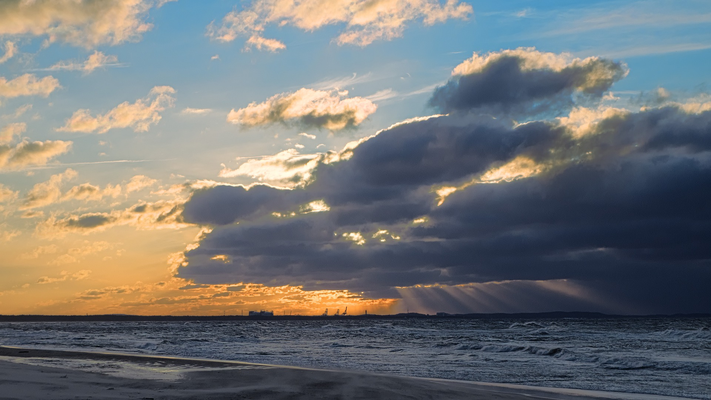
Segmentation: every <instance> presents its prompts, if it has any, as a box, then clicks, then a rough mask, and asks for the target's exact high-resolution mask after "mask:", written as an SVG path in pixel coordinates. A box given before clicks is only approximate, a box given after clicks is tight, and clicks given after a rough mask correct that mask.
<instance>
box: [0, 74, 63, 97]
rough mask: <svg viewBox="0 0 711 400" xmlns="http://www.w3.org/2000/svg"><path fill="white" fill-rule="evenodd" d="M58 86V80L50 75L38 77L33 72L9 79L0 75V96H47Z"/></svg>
mask: <svg viewBox="0 0 711 400" xmlns="http://www.w3.org/2000/svg"><path fill="white" fill-rule="evenodd" d="M59 87H60V86H59V81H58V80H57V79H55V78H54V77H52V76H45V77H44V78H42V79H38V78H37V77H36V76H35V75H33V74H24V75H20V76H18V77H17V78H15V79H11V80H7V79H6V78H5V77H2V76H0V98H2V97H7V98H13V97H20V96H42V97H47V96H49V94H50V93H52V92H53V91H54V90H55V89H57V88H59Z"/></svg>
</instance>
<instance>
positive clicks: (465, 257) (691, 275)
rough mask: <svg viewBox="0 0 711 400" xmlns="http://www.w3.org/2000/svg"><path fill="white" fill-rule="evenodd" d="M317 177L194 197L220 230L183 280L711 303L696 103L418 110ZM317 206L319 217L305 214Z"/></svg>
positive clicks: (191, 208)
mask: <svg viewBox="0 0 711 400" xmlns="http://www.w3.org/2000/svg"><path fill="white" fill-rule="evenodd" d="M554 61H555V60H554ZM546 65H551V64H550V63H549V64H546ZM566 65H567V64H566ZM517 68H518V69H519V71H520V66H517ZM531 68H533V69H532V70H537V69H538V66H535V65H534V66H533V67H531ZM555 68H556V67H554V66H551V67H550V69H551V71H553V70H554V69H555ZM558 68H559V70H560V71H563V70H565V69H566V68H569V66H565V65H562V66H560V67H558ZM484 69H485V68H484ZM586 79H587V78H586ZM288 155H289V154H283V155H282V156H288ZM287 159H288V157H287ZM311 174H312V177H311V179H310V180H309V182H308V183H307V184H305V185H303V186H301V187H298V188H295V189H292V190H282V189H279V188H275V187H270V186H266V185H255V186H252V187H251V188H249V189H246V188H244V187H239V186H224V185H217V186H212V187H206V188H204V189H202V190H197V191H195V192H194V193H193V195H192V197H191V198H190V199H189V200H188V202H187V203H185V206H184V211H183V217H184V220H185V222H187V223H193V224H199V225H207V226H209V227H211V228H213V229H212V230H211V231H210V232H209V233H207V234H206V235H205V236H204V238H202V239H201V240H200V245H199V246H197V247H195V248H193V249H190V250H189V251H186V252H185V262H184V264H183V265H182V266H180V267H179V268H178V277H181V278H184V279H189V280H192V281H193V282H194V283H195V284H230V283H238V282H254V283H259V284H265V285H273V286H278V285H284V284H291V285H303V287H304V289H305V290H322V289H343V290H349V291H353V292H365V294H366V295H368V296H374V297H381V296H382V297H398V296H404V294H402V293H404V292H405V291H407V290H408V289H403V288H414V287H417V285H424V286H427V285H437V284H439V285H443V286H442V287H452V286H457V285H474V286H472V287H471V288H469V289H466V290H465V292H467V293H468V294H467V296H469V295H472V296H476V298H477V299H479V300H480V301H483V300H482V299H485V298H486V291H492V290H494V289H493V288H494V286H493V285H492V283H493V282H517V283H509V284H506V285H503V286H496V288H502V290H498V289H497V290H496V291H495V292H496V293H498V294H499V295H500V294H501V293H504V292H505V290H503V288H505V287H509V288H518V289H516V290H520V292H521V296H520V298H519V300H521V299H524V298H525V296H524V294H525V293H524V292H527V293H529V294H531V295H534V294H535V293H539V294H540V295H541V296H542V297H541V298H546V299H549V300H548V301H546V302H544V303H545V304H540V305H539V306H538V307H539V309H538V311H545V310H548V311H550V310H554V309H556V307H557V306H558V305H559V304H561V301H563V300H561V299H569V300H570V301H571V302H573V301H574V302H576V303H575V304H580V305H581V306H582V305H585V307H586V309H590V310H592V309H595V310H605V311H608V312H635V313H650V312H652V313H653V312H661V313H673V312H682V311H683V312H709V311H710V310H709V309H708V304H711V297H709V293H708V291H707V290H706V288H705V286H704V285H703V284H701V282H707V281H709V279H711V275H710V274H711V273H710V272H709V271H711V269H709V261H708V260H709V259H711V253H710V252H709V249H708V246H706V243H708V241H709V239H711V219H710V218H711V217H709V216H711V209H709V204H711V190H709V187H708V185H706V184H704V183H705V182H709V181H711V111H704V109H703V108H694V107H692V108H685V107H684V106H683V105H680V104H667V105H662V106H660V107H648V108H645V109H643V110H640V111H639V112H632V111H627V110H615V109H609V110H608V109H589V110H584V109H582V108H581V107H577V108H576V109H574V110H573V111H572V112H571V114H569V116H568V117H565V118H556V119H549V120H537V121H529V122H527V123H523V124H516V123H512V122H510V121H509V120H507V119H495V118H491V117H484V116H474V115H471V114H468V115H461V114H458V113H454V114H452V115H447V116H436V117H430V118H418V119H413V120H410V121H406V122H403V123H400V124H396V125H394V126H392V127H390V128H388V129H385V130H383V131H381V132H379V133H378V134H377V135H374V136H372V137H370V138H366V139H364V140H362V141H360V142H358V143H357V144H355V145H353V146H352V147H351V150H350V155H349V156H348V157H339V159H338V161H337V162H328V163H326V162H319V163H318V165H317V166H315V168H313V170H312V172H311ZM313 202H318V203H317V204H321V205H323V206H324V207H323V208H322V209H323V210H324V211H323V212H317V213H314V212H309V213H307V212H302V210H306V209H308V207H306V206H307V205H308V204H311V203H313ZM216 256H220V257H221V258H215V257H216ZM563 282H565V283H563ZM477 284H487V285H488V286H487V285H484V286H476V285H477ZM485 289H486V290H485ZM428 290H429V289H428ZM437 290H444V289H432V292H431V293H432V294H433V295H437V294H438V293H439V294H442V295H443V292H441V291H439V292H436V291H437ZM447 290H450V289H447ZM457 290H460V289H451V291H452V293H453V292H454V291H457ZM462 290H464V289H462ZM415 291H417V290H415ZM435 292H436V293H435ZM450 294H451V293H450ZM425 299H426V298H425ZM472 304H475V303H472ZM571 304H572V303H571ZM453 306H454V305H453Z"/></svg>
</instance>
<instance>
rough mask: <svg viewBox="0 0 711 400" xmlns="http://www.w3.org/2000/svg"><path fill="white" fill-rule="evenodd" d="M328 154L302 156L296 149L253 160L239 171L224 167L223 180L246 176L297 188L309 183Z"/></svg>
mask: <svg viewBox="0 0 711 400" xmlns="http://www.w3.org/2000/svg"><path fill="white" fill-rule="evenodd" d="M325 157H329V155H328V154H322V153H316V154H300V153H299V152H298V150H296V149H287V150H284V151H282V152H279V153H277V154H275V155H273V156H265V157H260V158H252V159H249V160H247V161H245V162H244V163H242V165H240V166H239V167H238V168H237V169H229V168H227V167H224V166H223V169H222V170H221V171H220V177H221V178H233V177H237V176H246V177H250V178H254V179H257V180H258V181H260V182H268V183H274V184H279V185H285V186H296V185H300V184H303V183H305V182H307V181H308V180H309V179H310V178H311V173H312V171H313V170H314V168H316V166H317V165H318V164H319V163H321V162H323V161H324V158H325Z"/></svg>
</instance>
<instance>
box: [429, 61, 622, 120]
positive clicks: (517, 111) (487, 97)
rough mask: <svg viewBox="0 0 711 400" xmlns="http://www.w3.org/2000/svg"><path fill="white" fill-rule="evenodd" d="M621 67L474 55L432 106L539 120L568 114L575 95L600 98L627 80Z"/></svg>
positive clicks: (436, 95)
mask: <svg viewBox="0 0 711 400" xmlns="http://www.w3.org/2000/svg"><path fill="white" fill-rule="evenodd" d="M627 72H628V70H627V67H626V65H625V64H623V63H621V62H614V61H611V60H606V59H601V58H597V57H589V58H586V59H579V58H573V57H572V56H570V55H569V54H565V53H563V54H555V53H545V52H539V51H537V50H535V49H534V48H518V49H516V50H502V51H500V52H492V53H488V54H485V55H479V54H476V53H475V54H474V55H473V56H472V58H470V59H468V60H465V61H464V62H462V63H461V64H459V65H458V66H457V67H456V68H454V70H453V71H452V78H451V79H450V80H449V82H447V84H445V85H444V86H441V87H438V88H437V89H436V90H435V92H434V93H433V95H432V98H431V99H430V105H431V106H433V107H435V108H437V109H438V110H440V111H442V112H469V111H473V110H475V111H478V112H480V113H491V114H502V113H503V114H508V115H514V116H516V115H523V116H529V115H536V114H539V113H542V112H547V111H550V110H553V111H555V112H560V111H564V110H565V109H566V108H569V107H571V106H572V104H573V99H572V96H573V95H580V96H587V97H596V98H599V97H600V96H602V94H603V93H604V92H605V91H607V90H608V89H610V87H611V86H612V84H613V83H615V82H616V81H618V80H620V79H622V78H624V77H625V76H626V75H627Z"/></svg>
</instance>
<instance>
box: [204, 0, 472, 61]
mask: <svg viewBox="0 0 711 400" xmlns="http://www.w3.org/2000/svg"><path fill="white" fill-rule="evenodd" d="M471 14H472V7H471V6H470V5H469V4H466V3H461V2H459V1H458V0H447V2H446V3H444V4H441V3H440V2H439V1H436V0H399V1H393V0H375V1H364V0H336V1H329V2H322V1H319V0H301V1H297V2H282V1H278V0H255V1H253V2H252V4H251V5H250V6H249V7H247V8H244V9H242V10H241V11H236V10H235V11H232V12H230V13H228V14H227V15H226V16H225V17H224V18H223V19H222V21H221V23H220V24H215V23H214V22H213V23H212V24H210V26H208V30H207V35H208V36H210V37H211V38H212V39H215V40H219V41H222V42H231V41H233V40H235V39H236V38H237V37H240V36H241V37H247V38H248V39H247V42H246V43H245V49H250V48H252V47H256V48H257V49H258V50H267V51H277V50H282V49H284V48H286V45H284V43H282V42H280V41H278V40H275V39H267V38H264V37H263V32H264V30H265V28H266V27H267V26H268V25H272V24H275V25H278V26H284V25H293V26H295V27H297V28H299V29H302V30H305V31H314V30H317V29H320V28H322V27H324V26H327V25H334V24H345V25H346V26H347V27H348V28H347V29H346V30H345V31H343V32H341V34H340V35H339V36H338V37H337V38H335V39H334V41H335V42H336V43H338V44H339V45H344V44H352V45H357V46H367V45H369V44H371V43H373V42H375V41H377V40H392V39H394V38H397V37H400V36H402V33H403V31H404V30H405V27H406V26H407V25H408V24H409V23H410V22H411V21H414V20H422V22H423V23H424V25H426V26H430V25H434V24H436V23H442V22H446V21H447V20H448V19H452V18H454V19H467V18H468V17H469V15H471Z"/></svg>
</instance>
